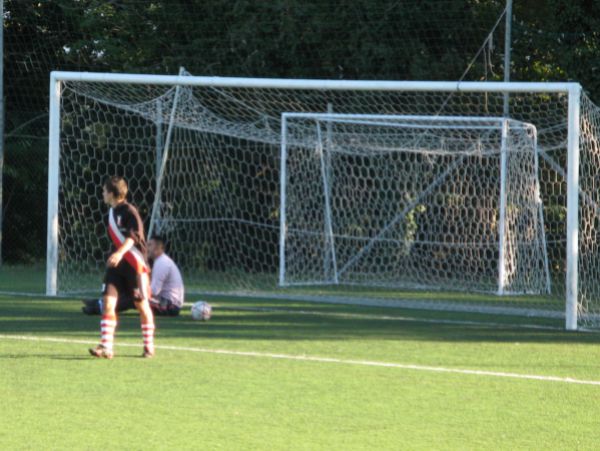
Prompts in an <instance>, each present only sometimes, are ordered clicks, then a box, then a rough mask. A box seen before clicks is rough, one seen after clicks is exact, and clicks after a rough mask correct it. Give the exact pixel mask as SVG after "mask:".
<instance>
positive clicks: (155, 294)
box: [82, 235, 184, 316]
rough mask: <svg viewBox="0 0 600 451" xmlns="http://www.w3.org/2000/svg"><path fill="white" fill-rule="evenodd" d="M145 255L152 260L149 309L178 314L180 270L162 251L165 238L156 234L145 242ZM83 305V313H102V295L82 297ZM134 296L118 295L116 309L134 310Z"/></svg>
mask: <svg viewBox="0 0 600 451" xmlns="http://www.w3.org/2000/svg"><path fill="white" fill-rule="evenodd" d="M148 257H149V259H150V261H151V262H152V273H151V282H150V285H151V289H152V297H151V298H150V308H152V312H153V313H154V314H155V315H159V316H177V315H179V311H180V310H181V307H182V306H183V298H184V287H183V279H182V278H181V272H180V271H179V268H178V267H177V265H176V264H175V262H174V261H173V260H172V259H171V257H169V256H168V255H167V254H166V253H165V240H164V238H163V237H161V236H158V235H155V236H153V237H152V238H150V240H149V241H148ZM83 303H84V304H85V306H84V307H83V308H82V311H83V313H85V314H86V315H99V314H101V313H102V298H100V299H88V300H84V301H83ZM133 308H135V305H134V303H133V299H128V298H127V297H126V296H121V297H119V298H118V299H117V307H116V311H117V312H122V311H125V310H129V309H133Z"/></svg>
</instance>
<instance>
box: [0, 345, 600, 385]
mask: <svg viewBox="0 0 600 451" xmlns="http://www.w3.org/2000/svg"><path fill="white" fill-rule="evenodd" d="M0 340H21V341H34V342H46V343H63V344H86V345H88V344H96V343H97V341H95V340H79V339H71V338H56V337H36V336H32V335H5V334H0ZM118 347H130V348H131V347H135V348H138V347H141V345H140V344H133V343H119V344H118ZM156 349H158V350H167V351H179V352H196V353H203V354H218V355H229V356H239V357H256V358H266V359H278V360H295V361H303V362H317V363H331V364H338V365H357V366H370V367H383V368H397V369H402V370H412V371H426V372H431V373H450V374H463V375H470V376H482V377H495V378H507V379H525V380H534V381H543V382H559V383H565V384H577V385H597V386H600V381H598V380H583V379H576V378H572V377H559V376H544V375H538V374H520V373H506V372H501V371H486V370H473V369H463V368H447V367H440V366H429V365H416V364H409V363H395V362H380V361H373V360H356V359H339V358H333V357H319V356H310V355H293V354H279V353H269V352H255V351H234V350H228V349H209V348H195V347H188V346H170V345H158V346H156Z"/></svg>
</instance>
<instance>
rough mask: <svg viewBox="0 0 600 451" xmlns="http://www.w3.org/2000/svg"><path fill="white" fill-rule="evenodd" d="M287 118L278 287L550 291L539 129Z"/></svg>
mask: <svg viewBox="0 0 600 451" xmlns="http://www.w3.org/2000/svg"><path fill="white" fill-rule="evenodd" d="M283 119H284V120H283V124H282V127H283V130H282V152H283V155H282V158H283V171H282V175H281V183H282V187H283V191H282V192H283V193H284V195H283V196H282V207H281V211H282V213H284V216H283V217H282V229H283V230H285V233H284V234H282V241H281V246H282V247H281V249H280V252H281V256H282V265H281V266H280V284H282V285H314V284H358V285H363V286H392V287H401V288H407V287H408V288H410V287H420V288H429V289H430V288H442V289H462V290H466V291H488V292H495V293H498V294H505V293H513V294H516V293H528V294H542V293H543V294H548V293H550V292H551V280H550V273H549V267H548V255H547V244H546V239H545V230H544V216H543V209H542V203H541V198H540V183H539V170H538V167H539V163H538V154H537V146H536V143H537V136H536V129H535V127H533V126H532V125H531V124H526V123H522V122H518V121H514V120H510V119H507V120H504V119H501V118H476V117H475V118H469V117H441V116H438V117H426V116H422V117H419V116H377V115H343V114H342V115H340V114H328V115H324V114H310V113H284V115H283Z"/></svg>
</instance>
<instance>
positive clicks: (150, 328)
mask: <svg viewBox="0 0 600 451" xmlns="http://www.w3.org/2000/svg"><path fill="white" fill-rule="evenodd" d="M154 329H155V327H154V322H150V323H142V337H143V338H144V348H145V349H147V350H148V351H150V352H154Z"/></svg>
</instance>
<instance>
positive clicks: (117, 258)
mask: <svg viewBox="0 0 600 451" xmlns="http://www.w3.org/2000/svg"><path fill="white" fill-rule="evenodd" d="M134 244H135V242H134V241H133V238H125V241H124V242H123V244H121V246H119V248H118V249H117V250H116V251H115V252H114V253H113V254H112V255H111V256H110V257H108V261H107V264H108V266H109V267H114V266H117V265H118V264H119V263H120V262H121V260H122V259H123V256H124V255H125V254H126V253H127V251H129V250H130V249H131V248H132V247H133V245H134Z"/></svg>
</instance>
